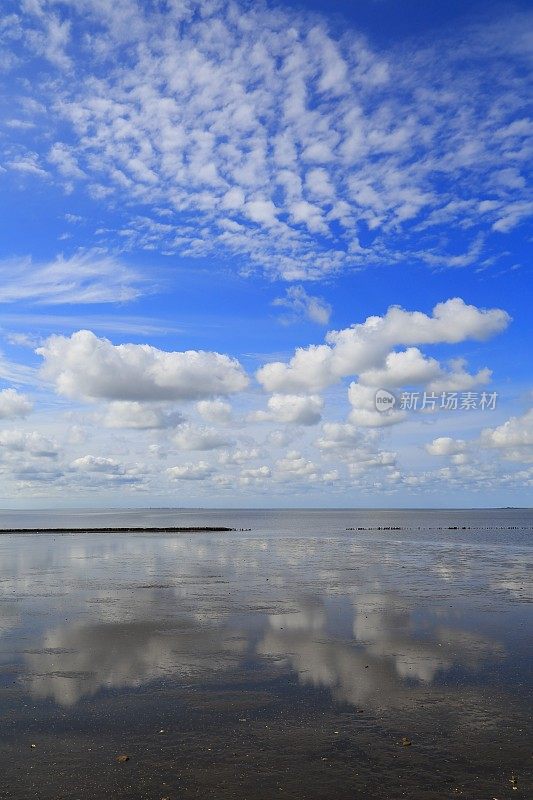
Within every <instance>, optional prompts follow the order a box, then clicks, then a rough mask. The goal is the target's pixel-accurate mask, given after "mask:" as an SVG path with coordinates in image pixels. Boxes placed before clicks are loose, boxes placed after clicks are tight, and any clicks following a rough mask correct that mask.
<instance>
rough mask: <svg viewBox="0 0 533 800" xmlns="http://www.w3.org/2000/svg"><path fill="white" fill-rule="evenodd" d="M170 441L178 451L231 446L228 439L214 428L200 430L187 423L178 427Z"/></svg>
mask: <svg viewBox="0 0 533 800" xmlns="http://www.w3.org/2000/svg"><path fill="white" fill-rule="evenodd" d="M172 441H173V442H174V444H175V446H176V447H177V448H178V450H216V449H218V448H219V447H227V446H228V445H229V444H231V442H230V440H229V439H228V437H227V436H224V435H223V434H222V433H220V432H219V431H217V430H216V429H215V428H200V427H196V426H194V425H191V424H189V423H185V424H183V425H180V427H179V428H178V430H177V432H176V433H175V434H174V436H173V437H172Z"/></svg>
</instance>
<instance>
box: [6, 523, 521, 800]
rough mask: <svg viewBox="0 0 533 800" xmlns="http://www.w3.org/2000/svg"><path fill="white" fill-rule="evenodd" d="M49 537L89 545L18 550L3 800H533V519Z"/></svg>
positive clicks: (39, 541) (13, 539)
mask: <svg viewBox="0 0 533 800" xmlns="http://www.w3.org/2000/svg"><path fill="white" fill-rule="evenodd" d="M217 524H219V525H228V526H234V527H237V528H251V530H250V531H245V532H235V533H233V532H232V533H216V534H192V535H189V534H168V533H167V534H165V533H156V534H153V533H150V534H146V533H133V534H102V533H82V532H81V531H82V530H83V526H86V527H95V526H105V525H109V526H126V525H128V526H129V525H139V526H150V527H151V526H157V525H162V526H165V525H176V526H179V525H195V526H200V525H217ZM39 526H43V527H61V526H65V527H76V528H80V532H77V533H64V534H50V533H48V534H47V533H44V532H43V533H38V534H29V535H26V534H24V535H22V534H6V535H2V536H0V720H1V727H2V736H1V739H0V759H1V761H2V766H3V769H2V768H0V775H2V776H3V777H2V778H0V780H1V781H3V784H2V786H1V788H0V796H1V797H6V798H8V797H9V798H15V800H17V799H18V798H38V799H39V800H41V798H42V799H43V800H44V798H46V799H47V800H48V798H50V800H61V798H69V800H76V798H80V799H81V798H96V799H98V798H131V800H134V799H136V798H150V799H151V798H155V800H161V799H162V798H170V800H178V798H189V797H195V798H209V800H211V799H212V800H225V798H237V799H238V800H244V798H249V799H250V800H254V799H255V798H257V799H258V800H267V798H268V799H269V800H270V798H273V797H285V798H294V799H295V800H296V799H299V798H302V800H304V799H305V798H313V800H315V799H316V800H318V799H319V798H321V799H322V800H325V798H328V800H329V798H338V799H339V800H344V799H345V798H346V800H347V799H348V798H355V797H361V798H363V797H365V798H369V797H372V798H388V799H390V800H393V799H394V798H405V797H408V798H415V799H416V798H428V799H433V798H450V797H463V798H474V799H476V798H479V799H480V800H481V798H483V800H485V799H486V798H488V800H491V798H497V800H505V798H511V797H512V798H515V800H516V799H517V798H521V797H528V796H532V790H533V784H532V782H531V766H532V764H533V759H532V747H531V744H532V743H531V738H530V734H531V724H530V723H531V717H530V712H531V703H530V701H531V688H532V678H531V671H528V665H529V667H530V666H531V655H532V654H531V621H532V613H531V609H532V606H531V574H532V572H531V568H532V564H533V557H532V556H533V549H532V548H531V544H532V542H533V539H532V537H531V534H532V527H533V514H532V513H531V512H527V511H512V510H502V511H468V512H465V511H435V512H428V511H357V512H355V511H333V512H332V511H260V512H257V511H223V510H220V511H216V510H215V511H169V510H165V511H133V512H98V513H96V512H90V513H89V512H86V513H80V514H74V513H73V512H63V513H59V512H57V513H56V512H54V513H52V512H24V513H21V512H3V513H2V514H0V528H8V527H39ZM349 527H356V528H358V527H359V528H365V530H356V531H347V530H346V528H349ZM387 527H389V528H390V527H396V528H400V530H393V531H391V530H374V529H376V528H387ZM370 529H372V530H370ZM404 738H405V739H406V740H407V741H408V742H410V744H402V742H403V740H404ZM120 754H126V755H128V756H129V760H128V761H127V762H125V763H117V761H116V757H117V756H118V755H120ZM514 787H516V788H514Z"/></svg>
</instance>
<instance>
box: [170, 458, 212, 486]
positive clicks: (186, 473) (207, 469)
mask: <svg viewBox="0 0 533 800" xmlns="http://www.w3.org/2000/svg"><path fill="white" fill-rule="evenodd" d="M214 473H215V470H214V469H213V467H211V466H210V465H209V464H208V463H207V462H206V461H199V462H198V463H197V464H182V465H181V466H178V467H169V468H168V469H167V471H166V474H167V475H168V477H169V478H170V479H171V480H174V481H204V480H206V478H210V477H211V476H212V475H214Z"/></svg>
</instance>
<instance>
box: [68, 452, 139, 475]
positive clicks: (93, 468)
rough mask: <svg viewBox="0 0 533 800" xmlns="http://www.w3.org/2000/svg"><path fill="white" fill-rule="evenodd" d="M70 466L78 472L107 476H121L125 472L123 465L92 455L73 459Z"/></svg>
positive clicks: (113, 460) (110, 459)
mask: <svg viewBox="0 0 533 800" xmlns="http://www.w3.org/2000/svg"><path fill="white" fill-rule="evenodd" d="M70 466H71V467H72V469H74V470H76V471H78V472H103V473H105V474H108V475H123V474H124V472H125V471H126V470H125V468H124V466H123V464H120V463H119V462H118V461H115V459H114V458H104V457H103V456H92V455H86V456H80V458H75V459H74V461H73V462H72V463H71V465H70Z"/></svg>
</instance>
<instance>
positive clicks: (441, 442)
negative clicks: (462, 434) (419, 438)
mask: <svg viewBox="0 0 533 800" xmlns="http://www.w3.org/2000/svg"><path fill="white" fill-rule="evenodd" d="M466 448H467V444H466V442H465V441H464V440H463V439H452V438H451V437H449V436H439V437H438V438H437V439H433V441H432V442H431V444H427V445H426V450H427V451H428V453H429V454H430V455H432V456H455V455H459V454H461V453H464V451H465V450H466Z"/></svg>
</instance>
